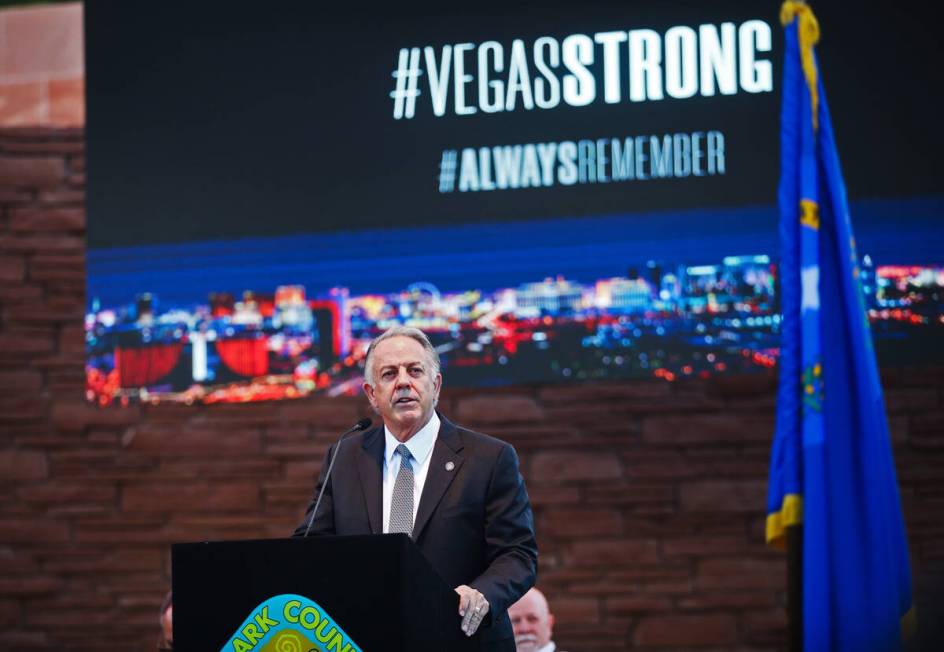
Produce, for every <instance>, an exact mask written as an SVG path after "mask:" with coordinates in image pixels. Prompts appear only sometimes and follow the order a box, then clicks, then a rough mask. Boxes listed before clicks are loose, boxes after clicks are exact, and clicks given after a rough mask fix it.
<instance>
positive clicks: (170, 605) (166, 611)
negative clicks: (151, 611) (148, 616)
mask: <svg viewBox="0 0 944 652" xmlns="http://www.w3.org/2000/svg"><path fill="white" fill-rule="evenodd" d="M158 622H159V623H160V626H161V636H160V638H158V639H157V650H158V652H167V650H173V649H174V601H173V594H172V593H171V592H170V591H168V592H167V595H165V596H164V602H162V603H161V612H160V616H159V617H158Z"/></svg>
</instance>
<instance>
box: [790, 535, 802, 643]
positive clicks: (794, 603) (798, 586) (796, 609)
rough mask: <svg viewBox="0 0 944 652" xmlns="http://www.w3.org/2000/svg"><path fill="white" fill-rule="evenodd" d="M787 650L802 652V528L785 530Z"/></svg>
mask: <svg viewBox="0 0 944 652" xmlns="http://www.w3.org/2000/svg"><path fill="white" fill-rule="evenodd" d="M786 539H787V649H788V650H790V652H803V526H802V525H790V526H788V527H787V528H786Z"/></svg>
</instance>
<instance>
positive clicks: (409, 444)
mask: <svg viewBox="0 0 944 652" xmlns="http://www.w3.org/2000/svg"><path fill="white" fill-rule="evenodd" d="M441 386H442V375H441V374H440V372H439V356H438V355H437V353H436V350H435V349H434V348H433V346H432V344H430V342H429V339H428V338H427V337H426V335H425V334H424V333H423V332H422V331H420V330H418V329H415V328H408V327H395V328H392V329H390V330H388V331H387V332H385V333H384V334H382V335H380V336H379V337H378V338H377V339H375V340H374V341H373V342H372V343H371V345H370V348H369V349H368V352H367V360H366V369H365V379H364V392H365V393H366V394H367V398H368V400H369V401H370V404H371V406H372V407H373V408H374V410H375V411H376V412H377V413H378V414H379V415H380V416H381V417H382V419H383V425H382V426H381V427H377V428H373V429H371V430H368V431H366V432H364V433H362V434H358V435H355V436H353V437H350V438H348V439H345V440H343V441H342V442H341V443H340V444H337V445H335V446H332V448H331V450H329V451H328V456H327V459H326V462H325V464H323V465H322V469H321V476H320V477H319V479H318V483H317V485H316V487H315V499H313V500H312V502H311V504H310V505H309V507H308V511H307V513H306V515H305V520H304V521H303V522H302V524H301V525H299V526H298V528H297V529H296V530H295V536H304V534H305V532H306V530H307V529H308V526H309V522H310V520H311V517H312V510H313V509H314V506H315V502H316V499H317V498H318V496H319V493H322V492H323V494H324V496H323V498H322V500H321V505H320V506H319V507H318V512H317V515H316V516H315V519H314V521H313V523H312V524H311V529H310V532H311V534H319V535H321V534H370V533H373V534H381V533H387V532H405V533H407V534H409V535H410V536H411V537H412V538H413V540H414V541H415V542H416V544H417V546H419V548H420V550H421V551H422V553H423V554H424V555H425V556H426V558H427V559H428V560H429V562H430V563H431V564H432V566H433V568H435V569H436V571H437V572H438V573H439V574H440V575H441V576H442V578H443V579H444V580H445V581H446V582H447V583H449V585H450V586H454V587H456V593H458V595H459V615H460V616H461V617H462V624H461V627H462V630H463V631H464V632H465V633H466V634H467V635H468V636H472V635H473V634H474V633H475V632H476V630H477V629H478V628H479V625H481V624H483V623H484V629H483V631H482V635H481V640H482V649H487V650H496V651H497V650H508V651H509V652H511V651H513V650H514V649H515V644H514V634H513V631H512V627H511V621H510V620H509V618H508V613H507V609H508V607H509V606H510V605H512V604H513V603H514V602H516V601H517V600H518V599H519V598H520V597H521V596H522V595H524V593H525V592H526V591H527V590H528V589H529V588H530V587H531V586H533V585H534V581H535V573H536V566H537V544H536V542H535V537H534V519H533V517H532V514H531V504H530V502H529V500H528V494H527V491H526V490H525V487H524V481H523V479H522V478H521V474H520V473H519V472H518V457H517V455H516V454H515V451H514V449H513V448H512V447H511V446H510V445H509V444H507V443H505V442H502V441H500V440H498V439H495V438H493V437H489V436H487V435H483V434H479V433H476V432H472V431H471V430H466V429H464V428H461V427H458V426H455V425H453V424H452V423H450V422H449V421H448V420H447V419H446V418H445V417H443V416H441V415H439V414H438V413H437V412H436V411H435V406H436V403H437V401H438V400H439V390H440V387H441ZM335 454H336V455H337V460H336V461H335V464H336V465H337V469H336V471H340V472H335V473H333V474H332V476H331V479H330V480H329V482H328V483H327V484H325V482H324V476H325V472H326V469H327V467H328V460H330V459H331V457H332V455H335Z"/></svg>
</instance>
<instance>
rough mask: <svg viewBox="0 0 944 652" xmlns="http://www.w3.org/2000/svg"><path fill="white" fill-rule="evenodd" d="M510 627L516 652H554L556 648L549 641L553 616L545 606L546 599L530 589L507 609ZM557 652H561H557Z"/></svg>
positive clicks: (533, 589) (552, 642)
mask: <svg viewBox="0 0 944 652" xmlns="http://www.w3.org/2000/svg"><path fill="white" fill-rule="evenodd" d="M508 615H509V617H511V627H512V629H513V630H514V632H515V646H516V647H517V650H518V652H554V651H555V650H557V646H556V645H555V644H554V641H552V640H551V636H553V635H554V614H552V613H551V610H550V608H549V607H548V605H547V598H545V597H544V594H543V593H541V592H540V591H539V590H537V589H535V588H532V589H531V590H529V591H528V592H527V593H525V594H524V596H522V598H521V599H520V600H518V601H517V602H516V603H514V604H513V605H511V606H510V607H509V608H508ZM557 652H563V651H562V650H557Z"/></svg>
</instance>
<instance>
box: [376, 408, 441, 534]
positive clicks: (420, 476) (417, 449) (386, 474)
mask: <svg viewBox="0 0 944 652" xmlns="http://www.w3.org/2000/svg"><path fill="white" fill-rule="evenodd" d="M438 435H439V415H438V414H436V412H435V411H434V412H433V416H431V417H430V418H429V421H427V422H426V425H425V426H423V427H422V428H420V431H419V432H417V433H416V434H415V435H413V436H412V437H410V438H409V439H408V440H407V441H406V443H405V444H404V445H405V446H406V447H407V448H408V449H409V450H410V455H412V456H413V460H412V462H411V464H412V466H413V522H414V523H415V522H416V509H417V508H418V507H419V505H420V496H422V495H423V485H424V484H426V473H427V472H428V471H429V461H430V459H432V457H433V455H432V452H433V445H434V444H435V443H436V437H437V436H438ZM384 443H385V445H384V464H383V531H384V534H386V533H387V532H389V531H390V503H391V502H392V501H393V484H394V482H396V480H397V474H398V473H399V472H400V461H401V460H402V459H403V458H402V457H401V456H400V454H399V453H397V446H399V445H400V442H399V441H397V438H396V437H394V436H393V435H392V434H390V430H389V429H388V428H387V426H386V425H385V426H384Z"/></svg>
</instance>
